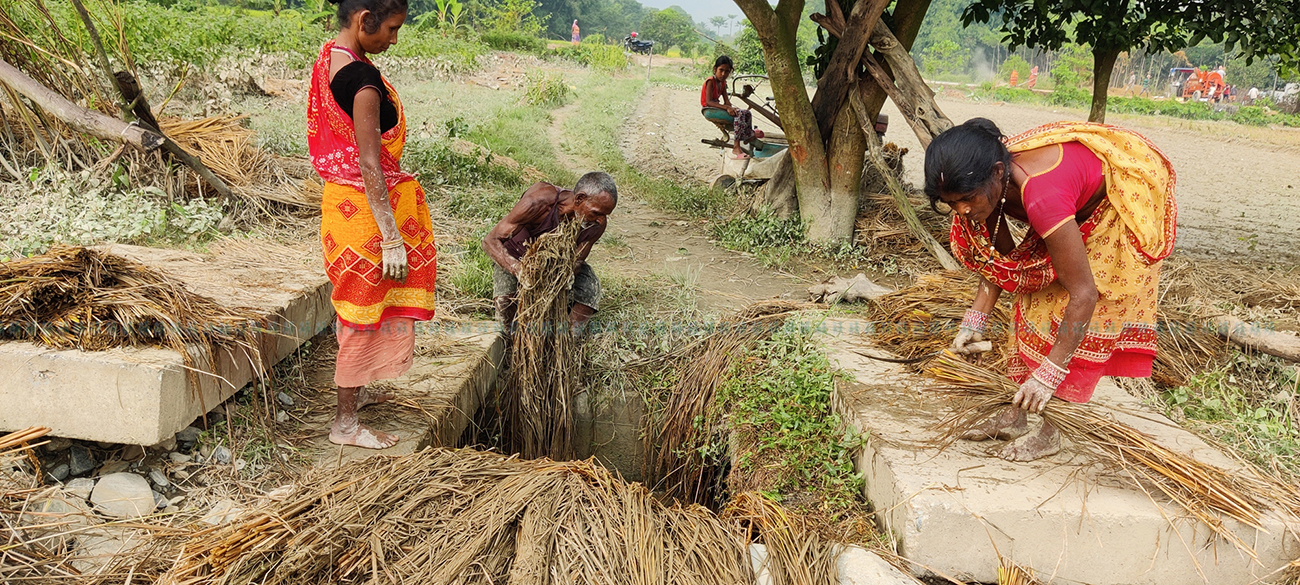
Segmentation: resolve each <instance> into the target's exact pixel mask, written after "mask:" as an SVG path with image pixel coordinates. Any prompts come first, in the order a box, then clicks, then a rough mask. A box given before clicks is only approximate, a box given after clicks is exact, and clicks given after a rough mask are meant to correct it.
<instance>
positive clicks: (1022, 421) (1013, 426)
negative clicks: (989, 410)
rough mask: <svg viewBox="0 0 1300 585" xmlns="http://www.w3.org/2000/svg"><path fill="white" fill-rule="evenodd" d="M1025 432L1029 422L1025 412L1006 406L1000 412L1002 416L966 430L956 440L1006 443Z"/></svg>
mask: <svg viewBox="0 0 1300 585" xmlns="http://www.w3.org/2000/svg"><path fill="white" fill-rule="evenodd" d="M1027 432H1029V421H1028V419H1027V417H1026V416H1025V411H1023V410H1020V409H1019V408H1016V407H1014V406H1008V407H1007V408H1006V410H1003V411H1002V414H999V415H997V416H994V417H992V418H990V419H988V420H986V421H984V422H983V423H981V424H980V425H979V426H976V427H975V428H973V429H969V430H967V431H966V432H964V433H962V434H961V436H960V437H958V438H960V439H962V440H964V441H987V440H989V439H996V440H998V441H1007V440H1011V439H1015V438H1017V437H1020V436H1022V435H1024V434H1025V433H1027Z"/></svg>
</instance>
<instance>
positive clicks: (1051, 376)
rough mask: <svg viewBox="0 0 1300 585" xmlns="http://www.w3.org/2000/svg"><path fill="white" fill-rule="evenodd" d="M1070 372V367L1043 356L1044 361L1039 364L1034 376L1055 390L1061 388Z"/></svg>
mask: <svg viewBox="0 0 1300 585" xmlns="http://www.w3.org/2000/svg"><path fill="white" fill-rule="evenodd" d="M1069 374H1070V370H1069V368H1062V367H1061V366H1058V365H1056V364H1054V363H1052V360H1049V359H1047V358H1043V363H1041V364H1038V369H1036V370H1034V373H1033V378H1034V379H1035V380H1038V381H1039V382H1042V383H1043V385H1044V386H1047V387H1048V388H1051V389H1053V390H1055V389H1057V388H1059V387H1060V386H1061V383H1062V382H1064V381H1065V377H1066V376H1068V375H1069Z"/></svg>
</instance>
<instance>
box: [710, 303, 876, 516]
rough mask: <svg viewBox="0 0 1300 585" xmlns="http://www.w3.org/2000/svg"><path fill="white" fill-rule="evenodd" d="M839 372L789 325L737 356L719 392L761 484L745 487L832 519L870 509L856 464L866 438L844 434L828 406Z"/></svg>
mask: <svg viewBox="0 0 1300 585" xmlns="http://www.w3.org/2000/svg"><path fill="white" fill-rule="evenodd" d="M838 375H839V374H837V372H836V370H835V369H834V368H833V367H832V366H831V364H830V361H829V360H828V359H827V357H826V354H825V351H824V350H823V349H822V348H821V347H820V346H819V345H818V344H817V343H816V341H815V340H814V339H813V336H812V333H811V332H810V331H807V330H804V329H803V328H799V327H792V326H787V327H786V328H783V329H782V330H780V331H778V332H777V333H776V334H775V335H773V336H772V338H771V340H770V341H764V342H761V343H759V344H758V346H757V347H756V348H755V349H754V350H752V351H750V352H748V353H747V354H746V355H745V356H744V358H743V359H741V360H738V361H737V363H736V365H735V367H733V369H732V371H731V372H730V373H729V375H728V376H727V380H726V382H724V383H723V384H722V386H721V387H720V388H719V390H718V397H717V400H718V407H719V408H720V409H721V410H722V411H723V412H726V413H728V414H727V417H726V421H727V424H728V426H729V427H730V430H731V431H732V433H733V434H734V435H735V439H733V441H732V443H733V445H737V446H738V449H739V452H738V453H734V454H733V456H734V457H735V460H736V461H737V463H736V464H737V465H738V466H739V468H740V470H741V471H742V472H744V473H745V474H746V475H747V476H748V478H750V480H752V481H754V482H755V484H756V485H752V486H743V487H744V488H746V489H756V490H758V491H762V492H763V493H766V494H768V495H769V496H773V497H775V498H776V499H778V500H783V501H786V502H788V503H790V504H792V505H794V506H796V507H801V508H804V511H807V512H810V513H814V514H824V515H825V516H826V517H828V518H829V519H830V520H831V521H832V522H838V521H841V520H851V519H853V518H854V517H857V516H859V515H861V514H862V513H863V512H864V510H865V502H864V501H863V499H862V487H863V485H862V478H861V476H859V475H858V474H857V473H856V472H855V471H854V469H853V453H854V451H855V450H857V449H858V448H860V447H861V446H862V445H863V443H864V437H861V436H857V435H855V434H853V433H852V432H848V433H846V431H845V430H844V428H845V426H844V425H843V423H842V421H841V420H840V418H839V415H837V414H836V413H835V410H834V408H833V407H832V405H831V397H832V395H833V394H834V392H835V381H836V378H837V376H838ZM731 488H732V489H733V490H737V489H741V488H742V486H736V485H732V486H731ZM809 495H811V496H813V501H812V502H808V501H806V500H805V498H806V497H807V496H809ZM809 508H811V509H809Z"/></svg>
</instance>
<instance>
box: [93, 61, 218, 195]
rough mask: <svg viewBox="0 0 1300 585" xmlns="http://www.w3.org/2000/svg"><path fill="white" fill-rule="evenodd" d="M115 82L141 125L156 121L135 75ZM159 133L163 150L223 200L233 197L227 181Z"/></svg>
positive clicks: (123, 73) (119, 76)
mask: <svg viewBox="0 0 1300 585" xmlns="http://www.w3.org/2000/svg"><path fill="white" fill-rule="evenodd" d="M113 82H114V84H115V85H116V86H117V89H118V91H120V92H122V100H123V101H124V103H127V104H134V109H133V110H132V111H133V112H134V114H135V116H136V118H137V120H138V121H139V123H140V124H141V125H147V122H146V120H154V115H153V110H152V109H150V108H149V101H148V100H146V99H145V97H144V93H143V92H141V91H140V84H139V83H138V82H136V80H135V77H134V76H133V75H131V74H130V73H129V72H126V71H118V72H117V73H115V74H113ZM154 130H158V128H154ZM158 133H159V134H160V135H162V137H163V149H165V150H166V151H167V154H170V155H171V156H173V157H175V158H176V159H177V160H179V161H181V162H182V163H185V166H187V167H190V169H191V170H193V171H194V172H195V173H197V174H198V175H199V177H201V178H202V179H203V180H204V181H205V182H207V184H208V185H209V186H211V187H212V189H213V190H214V191H216V192H217V194H218V195H220V196H221V197H222V198H224V199H229V198H230V196H231V195H232V193H231V192H230V187H229V186H227V185H226V182H225V181H222V180H221V177H218V176H217V175H216V173H213V172H212V169H209V168H208V167H207V165H205V164H203V161H202V160H199V157H197V156H194V155H192V154H190V153H188V152H186V151H185V149H183V148H181V145H179V144H176V141H174V140H172V139H170V138H167V135H165V134H162V131H161V130H159V132H158Z"/></svg>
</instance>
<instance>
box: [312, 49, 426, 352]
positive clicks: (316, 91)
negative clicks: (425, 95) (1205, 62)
mask: <svg viewBox="0 0 1300 585" xmlns="http://www.w3.org/2000/svg"><path fill="white" fill-rule="evenodd" d="M333 48H334V41H329V42H327V43H325V46H323V47H321V53H320V57H319V58H318V59H317V60H316V65H315V66H314V67H313V68H312V75H311V94H310V97H309V103H308V106H307V141H308V147H309V150H310V153H311V162H312V165H313V166H314V167H316V171H317V172H318V173H320V176H321V178H322V179H323V180H324V181H325V193H324V196H323V198H322V199H321V230H320V235H321V246H322V247H323V249H324V253H325V273H326V274H327V275H328V276H329V279H330V282H331V283H332V284H333V285H334V292H333V294H332V295H331V300H332V301H333V303H334V310H335V311H336V312H337V313H338V318H339V322H340V324H342V325H344V326H347V327H350V328H352V329H355V330H362V331H369V330H376V329H379V327H380V325H381V324H382V323H383V322H384V321H385V320H386V319H389V318H391V317H402V318H409V319H414V320H417V321H422V320H428V319H431V318H432V317H433V311H434V304H433V301H434V281H435V279H436V277H437V250H436V248H435V246H434V241H433V224H432V220H431V219H430V217H429V206H428V205H427V203H426V202H425V198H424V190H423V189H422V188H421V187H420V183H419V182H418V181H416V180H415V177H414V176H412V175H410V174H409V173H405V172H402V170H401V167H400V166H399V162H400V160H401V158H402V147H403V146H404V145H405V143H406V116H405V113H404V112H403V110H402V104H401V101H400V100H398V98H397V91H396V90H395V89H393V86H392V85H390V84H389V83H388V81H387V80H384V85H385V86H386V87H387V89H388V95H389V99H391V100H392V102H393V105H394V106H395V107H396V108H397V115H398V123H397V126H395V127H393V128H392V129H390V130H389V131H388V132H385V133H384V134H383V135H382V137H381V139H382V144H383V150H382V152H381V153H380V164H381V166H382V168H383V171H384V180H385V181H386V182H387V186H388V199H389V203H390V204H391V205H392V207H393V217H394V218H395V219H396V220H397V228H398V230H400V231H401V234H402V239H403V240H405V242H406V254H407V261H408V263H409V266H410V271H409V276H408V277H407V279H406V282H405V283H399V282H396V281H394V280H386V279H383V278H381V275H382V273H383V270H382V260H383V251H382V250H381V249H380V247H379V244H380V242H381V241H382V240H383V237H382V236H381V235H380V233H379V226H378V224H377V223H375V218H374V216H373V215H372V214H371V213H370V206H369V204H368V203H367V200H366V192H365V183H364V182H363V181H362V178H361V167H360V165H359V162H358V161H359V156H358V151H357V141H356V134H355V132H354V131H353V124H352V118H351V117H350V116H348V114H347V113H346V112H344V111H343V109H342V108H340V107H339V105H338V103H337V102H336V101H335V100H334V96H333V94H332V93H331V92H330V51H331V50H332V49H333Z"/></svg>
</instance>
